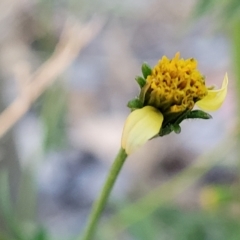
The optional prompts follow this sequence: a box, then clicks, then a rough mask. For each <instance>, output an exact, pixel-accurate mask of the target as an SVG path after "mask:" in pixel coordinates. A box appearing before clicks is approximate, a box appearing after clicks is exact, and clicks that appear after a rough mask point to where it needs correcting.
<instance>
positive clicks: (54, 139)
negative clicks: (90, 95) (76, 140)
mask: <svg viewBox="0 0 240 240" xmlns="http://www.w3.org/2000/svg"><path fill="white" fill-rule="evenodd" d="M66 109H67V94H66V90H65V89H64V87H63V86H61V84H59V83H57V84H55V85H54V86H53V87H52V88H50V89H49V90H47V91H46V92H45V94H44V96H43V102H42V110H41V114H40V115H41V118H42V121H43V125H44V130H45V131H44V144H43V147H44V150H45V151H49V150H58V149H62V148H63V147H64V146H65V145H66V142H67V141H66V132H65V117H66Z"/></svg>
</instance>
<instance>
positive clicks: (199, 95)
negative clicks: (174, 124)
mask: <svg viewBox="0 0 240 240" xmlns="http://www.w3.org/2000/svg"><path fill="white" fill-rule="evenodd" d="M179 56H180V54H179V53H177V54H176V55H175V57H174V58H173V59H172V60H170V59H168V58H167V57H166V56H163V58H162V59H161V60H160V61H159V62H158V64H157V65H156V66H155V67H154V68H153V70H152V73H151V74H150V75H148V77H147V79H146V85H145V86H144V87H143V89H142V91H143V92H146V94H145V98H144V105H150V106H153V107H156V108H157V109H159V110H160V111H161V112H162V113H163V114H164V115H165V116H166V115H168V114H171V113H177V114H180V113H182V112H184V111H186V110H192V109H193V107H194V104H195V102H197V101H198V100H200V99H203V98H204V97H205V96H206V95H207V87H206V86H205V80H204V77H203V76H202V75H201V73H200V72H199V71H198V70H197V61H196V60H195V59H193V58H191V59H187V60H184V59H179Z"/></svg>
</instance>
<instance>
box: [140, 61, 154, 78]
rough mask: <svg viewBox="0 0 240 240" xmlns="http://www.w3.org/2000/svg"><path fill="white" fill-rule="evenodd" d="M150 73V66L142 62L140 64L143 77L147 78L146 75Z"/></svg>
mask: <svg viewBox="0 0 240 240" xmlns="http://www.w3.org/2000/svg"><path fill="white" fill-rule="evenodd" d="M151 73H152V69H151V67H150V66H149V65H148V64H147V63H143V65H142V74H143V77H144V78H145V79H147V77H148V75H150V74H151Z"/></svg>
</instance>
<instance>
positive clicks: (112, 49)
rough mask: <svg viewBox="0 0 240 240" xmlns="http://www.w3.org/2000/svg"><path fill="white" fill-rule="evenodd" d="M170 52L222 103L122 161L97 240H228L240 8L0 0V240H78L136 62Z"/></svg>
mask: <svg viewBox="0 0 240 240" xmlns="http://www.w3.org/2000/svg"><path fill="white" fill-rule="evenodd" d="M178 51H179V52H180V53H181V56H182V57H184V58H191V57H193V58H196V59H197V60H198V64H199V65H198V66H199V69H200V71H201V72H202V73H203V74H204V75H205V76H206V81H207V85H208V86H210V85H216V86H218V87H220V86H221V83H222V80H223V77H224V74H225V73H226V72H228V75H229V90H228V95H227V99H226V101H225V102H224V104H223V106H222V108H221V109H220V110H219V111H217V112H214V113H211V114H212V116H213V119H211V120H208V121H205V120H197V121H185V122H184V123H183V124H182V133H181V134H179V135H176V134H170V135H169V136H166V137H164V138H158V139H155V140H152V141H150V142H148V143H147V144H146V145H145V146H144V147H143V148H141V149H140V150H139V151H137V152H136V153H134V154H133V155H131V156H130V157H129V158H128V160H127V162H126V164H125V166H124V168H123V170H122V172H121V174H120V176H119V179H118V181H117V184H116V186H115V188H114V191H113V193H112V194H111V197H110V200H109V203H108V205H107V207H106V209H105V212H104V214H103V216H102V219H101V223H100V225H99V226H98V231H97V234H96V239H100V240H101V239H102V240H108V239H109V240H112V239H121V240H146V239H148V240H175V239H183V240H188V239H189V240H191V239H195V240H208V239H211V240H215V239H216V240H226V239H228V240H237V239H240V221H239V218H240V202H239V200H240V191H239V190H240V182H239V167H240V160H239V156H240V152H239V147H238V145H239V119H240V111H239V108H238V106H239V104H240V3H239V1H238V0H228V1H226V0H219V1H215V0H182V1H177V0H168V1H164V0H159V1H157V0H151V1H150V0H148V1H147V0H144V1H134V0H123V1H115V0H114V1H113V0H112V1H110V0H109V1H108V0H104V1H103V0H102V1H97V0H90V1H84V0H81V1H80V0H79V1H77V0H69V1H64V0H61V1H56V0H1V1H0V112H1V113H0V136H1V140H0V240H18V239H19V240H25V239H26V240H29V239H31V240H50V239H51V240H55V239H58V240H67V239H80V236H81V233H82V231H83V228H84V226H85V224H86V221H87V216H88V214H89V212H90V209H91V205H92V203H93V201H94V200H95V199H96V197H97V196H98V194H99V191H100V189H101V187H102V184H103V182H104V179H105V177H106V174H107V172H108V170H109V168H110V166H111V164H112V162H113V159H114V157H115V155H116V153H117V152H118V149H119V147H120V139H121V132H122V128H123V124H124V121H125V119H126V117H127V115H128V114H129V109H128V108H127V107H126V104H127V102H128V100H130V99H132V98H133V97H134V96H135V95H137V94H138V91H139V89H138V86H137V84H136V82H135V80H134V78H135V76H136V75H139V74H140V68H141V64H142V63H143V62H148V63H149V65H150V66H154V65H155V64H156V63H157V61H158V60H159V59H160V58H161V57H162V56H163V55H166V56H167V57H169V58H172V57H173V56H174V55H175V53H176V52H178Z"/></svg>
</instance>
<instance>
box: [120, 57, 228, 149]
mask: <svg viewBox="0 0 240 240" xmlns="http://www.w3.org/2000/svg"><path fill="white" fill-rule="evenodd" d="M142 74H143V76H142V77H141V76H138V77H136V81H137V83H138V84H139V86H140V93H139V96H138V97H137V98H135V99H132V100H131V101H129V102H128V107H129V108H130V109H131V111H132V112H131V113H130V115H129V116H128V118H127V120H126V123H125V126H124V130H123V135H122V148H123V149H125V151H126V153H127V154H131V153H132V152H134V151H135V150H136V149H137V148H139V147H140V146H142V145H143V144H144V143H145V142H146V141H148V140H149V139H152V138H155V137H158V136H164V135H167V134H169V133H171V132H175V133H180V132H181V127H180V123H181V122H182V121H183V120H185V119H190V118H200V119H210V118H211V115H209V114H208V113H206V112H204V111H215V110H217V109H219V108H220V107H221V105H222V103H223V102H224V100H225V97H226V94H227V85H228V77H227V74H226V75H225V77H224V80H223V83H222V87H221V88H220V89H214V88H213V87H207V86H206V84H205V77H204V76H203V75H202V74H201V73H200V71H199V70H198V69H197V61H196V60H195V59H193V58H190V59H186V60H184V59H183V58H180V54H179V53H177V54H176V55H175V57H174V58H173V59H168V58H167V57H166V56H163V57H162V59H161V60H159V62H158V63H157V65H156V66H155V67H154V68H153V69H151V68H150V67H149V66H148V65H147V64H146V63H144V64H143V65H142ZM195 105H197V106H198V107H199V108H200V109H201V110H193V108H194V106H195ZM203 110H204V111H203Z"/></svg>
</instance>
